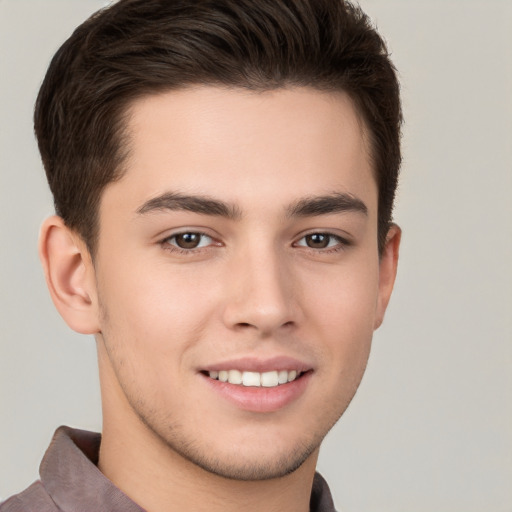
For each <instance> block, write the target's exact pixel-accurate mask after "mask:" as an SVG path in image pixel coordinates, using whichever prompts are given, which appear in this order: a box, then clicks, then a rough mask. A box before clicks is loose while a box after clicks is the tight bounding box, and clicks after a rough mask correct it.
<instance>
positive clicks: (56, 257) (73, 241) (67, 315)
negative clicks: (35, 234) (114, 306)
mask: <svg viewBox="0 0 512 512" xmlns="http://www.w3.org/2000/svg"><path fill="white" fill-rule="evenodd" d="M39 257H40V259H41V263H42V265H43V269H44V275H45V278H46V284H47V285H48V289H49V290H50V295H51V297H52V300H53V303H54V304H55V307H56V308H57V310H58V311H59V313H60V315H61V316H62V318H63V319H64V320H65V322H66V323H67V324H68V325H69V327H71V329H73V330H74V331H77V332H79V333H82V334H96V333H98V332H99V322H98V312H99V308H98V300H97V293H96V280H95V276H94V266H93V264H92V259H91V256H90V254H89V250H88V249H87V246H86V244H85V243H84V241H83V240H82V238H81V237H80V236H79V235H78V234H77V233H75V232H74V231H72V230H71V229H69V228H68V227H67V226H66V225H65V224H64V221H63V220H62V218H60V217H57V216H53V217H50V218H48V219H46V220H45V221H44V223H43V225H42V227H41V232H40V235H39Z"/></svg>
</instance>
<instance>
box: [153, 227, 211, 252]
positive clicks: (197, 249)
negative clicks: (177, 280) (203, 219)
mask: <svg viewBox="0 0 512 512" xmlns="http://www.w3.org/2000/svg"><path fill="white" fill-rule="evenodd" d="M181 235H199V236H200V237H208V238H210V239H211V240H212V243H210V244H208V245H207V246H205V247H192V248H190V249H184V248H182V247H178V246H177V245H173V244H171V240H173V239H176V237H178V236H181ZM200 243H201V242H200ZM160 245H161V246H162V247H163V248H164V250H166V251H169V252H172V253H175V254H180V255H184V256H193V255H195V254H198V253H200V252H203V251H208V250H210V249H211V247H212V245H218V243H217V244H216V243H215V239H214V238H213V237H212V236H210V235H208V234H207V233H204V232H202V231H181V232H180V233H174V234H173V235H171V236H167V237H165V238H164V239H163V240H161V242H160Z"/></svg>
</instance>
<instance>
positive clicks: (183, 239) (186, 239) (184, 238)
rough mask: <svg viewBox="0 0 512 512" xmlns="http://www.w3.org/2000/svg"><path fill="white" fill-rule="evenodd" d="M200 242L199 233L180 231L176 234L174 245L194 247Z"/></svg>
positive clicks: (185, 247)
mask: <svg viewBox="0 0 512 512" xmlns="http://www.w3.org/2000/svg"><path fill="white" fill-rule="evenodd" d="M200 242H201V235H200V234H199V233H181V234H180V235H176V245H177V246H178V247H181V248H182V249H195V248H196V247H197V246H198V245H199V243H200Z"/></svg>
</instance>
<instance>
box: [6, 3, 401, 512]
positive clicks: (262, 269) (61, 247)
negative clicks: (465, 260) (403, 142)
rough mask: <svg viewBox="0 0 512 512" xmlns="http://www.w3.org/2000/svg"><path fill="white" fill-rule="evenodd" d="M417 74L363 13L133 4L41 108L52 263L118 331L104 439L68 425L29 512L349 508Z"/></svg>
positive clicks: (101, 324) (344, 6)
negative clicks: (330, 437)
mask: <svg viewBox="0 0 512 512" xmlns="http://www.w3.org/2000/svg"><path fill="white" fill-rule="evenodd" d="M400 123H401V112H400V101H399V94H398V84H397V80H396V76H395V73H394V69H393V66H392V64H391V63H390V61H389V59H388V56H387V53H386V48H385V46H384V43H383V42H382V40H381V38H380V37H379V35H378V34H377V33H376V32H375V30H374V29H373V28H372V27H371V25H370V23H369V21H368V19H367V18H366V16H365V15H364V14H363V13H362V12H361V11H360V10H358V9H357V8H355V7H353V6H352V5H350V4H348V3H344V2H342V1H340V0H295V1H293V2H292V1H287V0H279V1H276V0H236V1H235V0H222V1H221V0H217V1H216V2H208V1H199V0H195V1H193V0H189V1H186V2H185V1H183V2H178V1H170V0H120V1H119V2H117V3H115V4H113V5H112V6H111V7H109V8H108V9H105V10H103V11H100V12H99V13H97V14H96V15H94V16H93V17H91V18H90V19H89V20H87V21H86V22H85V23H84V24H83V25H81V26H80V27H79V28H78V29H77V30H76V31H75V33H74V34H73V35H72V36H71V37H70V39H69V40H68V41H67V42H66V43H64V45H63V46H62V47H61V49H60V50H59V51H58V53H57V54H56V56H55V58H54V60H53V61H52V63H51V65H50V68H49V70H48V73H47V76H46V78H45V81H44V83H43V85H42V88H41V91H40V94H39V97H38V100H37V105H36V112H35V128H36V134H37V137H38V142H39V148H40V151H41V155H42V158H43V162H44V165H45V169H46V172H47V176H48V181H49V184H50V187H51V190H52V192H53V195H54V200H55V207H56V213H57V215H56V216H54V217H51V218H49V219H47V220H46V221H45V223H44V225H43V228H42V231H41V239H40V255H41V259H42V262H43V267H44V270H45V275H46V279H47V283H48V287H49V290H50V293H51V296H52V299H53V301H54V303H55V305H56V307H57V309H58V310H59V312H60V314H61V315H62V316H63V318H64V319H65V321H66V322H67V323H68V325H69V326H70V327H71V328H73V329H74V330H76V331H78V332H81V333H84V334H94V335H95V338H96V343H97V350H98V361H99V372H100V382H101V390H102V403H103V431H102V436H101V437H100V436H99V435H98V434H92V433H87V432H83V431H77V430H72V429H69V428H65V427H63V428H61V429H59V430H58V431H57V432H56V434H55V437H54V440H53V442H52V444H51V445H50V448H49V449H48V451H47V453H46V455H45V458H44V459H43V462H42V464H41V481H38V482H36V483H35V484H33V485H32V486H31V487H30V488H28V489H27V490H26V491H24V492H23V493H21V494H19V495H17V496H14V497H12V498H10V499H9V500H7V501H6V502H4V504H3V505H0V510H1V511H2V512H12V511H21V510H23V511H36V510H37V511H39V512H46V511H48V512H49V511H52V512H53V511H58V510H62V511H71V510H73V511H74V510H87V511H100V510H108V511H140V510H148V511H151V512H157V511H158V512H159V511H170V510H183V509H185V510H208V511H215V510H223V511H226V510H228V511H229V510H237V509H240V508H241V507H243V508H244V510H247V509H248V510H284V511H286V510H290V511H291V510H293V511H306V510H309V509H311V510H315V511H330V510H333V509H334V507H333V504H332V500H331V497H330V494H329V490H328V487H327V484H326V483H325V482H324V481H323V480H322V478H321V477H320V476H319V475H317V474H315V466H316V460H317V457H318V451H319V447H320V444H321V442H322V440H323V438H324V437H325V435H326V434H327V432H328V431H329V429H330V428H331V427H332V426H333V425H334V423H335V422H336V421H337V420H338V418H339V417H340V416H341V415H342V414H343V412H344V411H345V409H346V408H347V406H348V404H349V402H350V400H351V399H352V397H353V395H354V393H355V391H356V389H357V387H358V384H359V382H360V379H361V378H362V375H363V372H364V369H365V365H366V361H367V358H368V354H369V350H370V345H371V338H372V333H373V331H374V329H376V328H377V327H378V326H379V325H380V324H381V322H382V319H383V316H384V312H385V310H386V306H387V303H388V301H389V297H390V294H391V290H392V287H393V282H394V277H395V274H396V266H397V259H398V247H399V242H400V230H399V228H398V227H397V226H396V225H394V224H392V222H391V212H392V205H393V197H394V191H395V188H396V181H397V174H398V168H399V164H400V144H399V142H400Z"/></svg>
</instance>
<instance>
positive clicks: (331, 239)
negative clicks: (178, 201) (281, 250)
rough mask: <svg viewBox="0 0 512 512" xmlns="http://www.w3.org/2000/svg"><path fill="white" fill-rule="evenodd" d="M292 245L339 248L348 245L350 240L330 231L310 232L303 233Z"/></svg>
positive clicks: (310, 247)
mask: <svg viewBox="0 0 512 512" xmlns="http://www.w3.org/2000/svg"><path fill="white" fill-rule="evenodd" d="M294 245H295V247H308V248H309V249H317V250H319V251H321V250H322V249H329V250H338V249H340V250H341V249H344V248H345V247H347V246H349V245H350V242H348V241H347V240H345V239H343V238H341V237H340V236H338V235H333V234H332V233H310V234H309V235H304V236H303V237H302V238H301V239H300V240H298V241H297V242H295V244H294Z"/></svg>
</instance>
